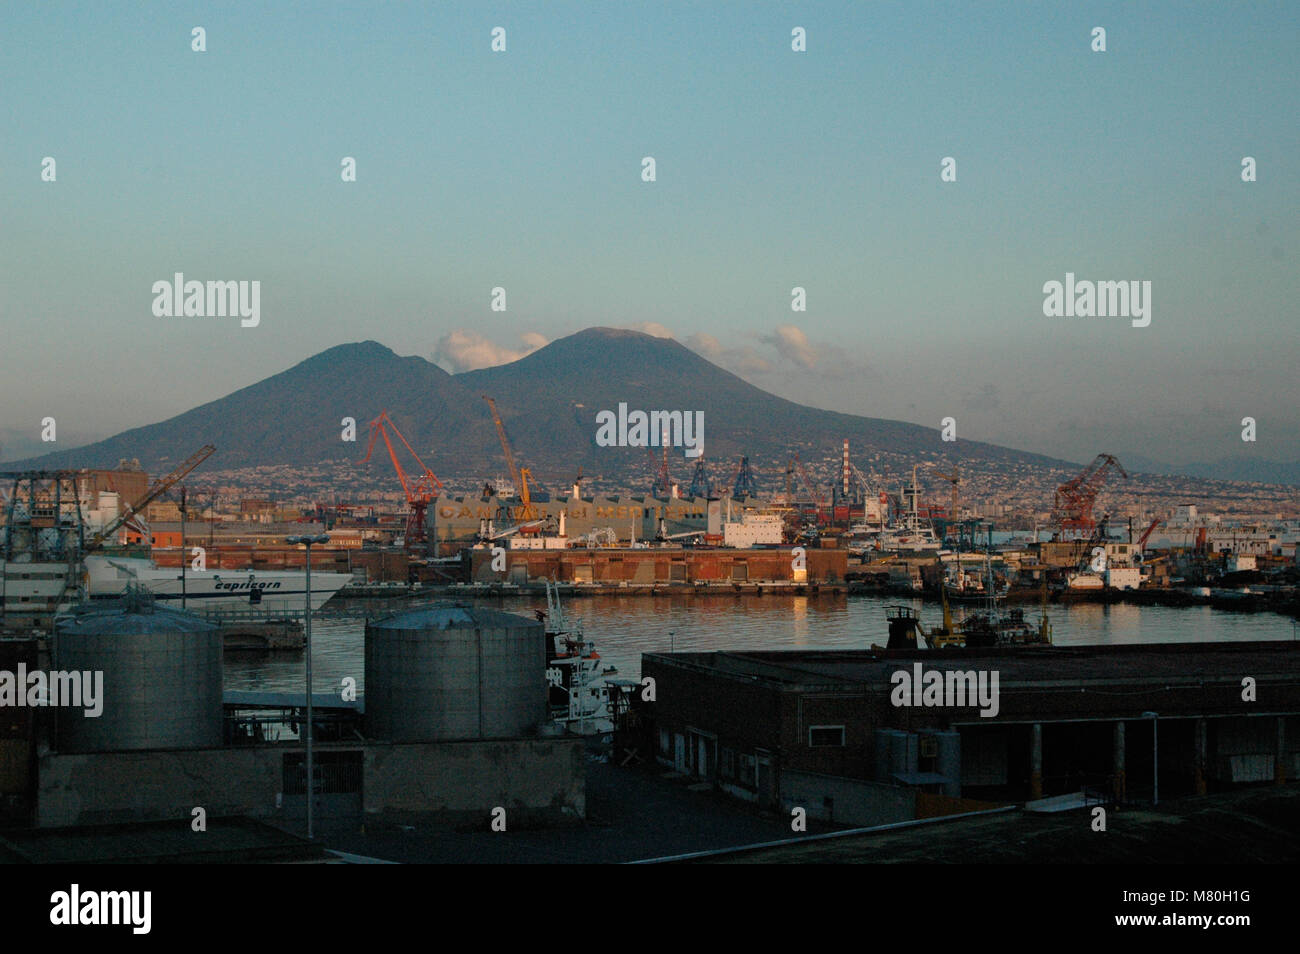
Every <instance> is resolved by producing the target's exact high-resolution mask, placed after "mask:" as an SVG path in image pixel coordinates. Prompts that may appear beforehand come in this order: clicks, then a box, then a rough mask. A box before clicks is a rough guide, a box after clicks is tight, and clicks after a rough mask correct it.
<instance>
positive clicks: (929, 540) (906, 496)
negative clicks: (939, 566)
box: [875, 467, 943, 553]
mask: <svg viewBox="0 0 1300 954" xmlns="http://www.w3.org/2000/svg"><path fill="white" fill-rule="evenodd" d="M920 495H921V492H920V489H919V488H918V487H917V483H916V468H915V467H913V468H912V483H911V485H910V486H907V487H904V488H903V492H902V499H903V500H904V501H905V503H904V506H905V508H906V510H905V512H904V514H903V519H902V520H901V521H899V522H896V523H895V525H894V526H891V527H889V528H888V529H886V530H885V531H883V532H882V533H881V534H880V535H879V537H877V539H876V542H875V545H876V548H877V549H880V550H884V551H885V552H888V553H896V552H898V551H917V550H934V551H937V550H941V549H942V548H943V543H942V541H940V539H939V537H938V536H937V535H936V534H935V532H934V527H933V526H932V525H931V524H930V522H929V521H928V520H925V519H923V518H922V517H921V515H920V512H919V510H918V509H917V498H918V497H919V496H920Z"/></svg>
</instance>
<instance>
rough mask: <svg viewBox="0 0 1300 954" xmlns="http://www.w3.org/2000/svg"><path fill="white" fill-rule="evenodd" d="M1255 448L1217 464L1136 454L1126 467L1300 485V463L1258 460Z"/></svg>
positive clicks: (1246, 446)
mask: <svg viewBox="0 0 1300 954" xmlns="http://www.w3.org/2000/svg"><path fill="white" fill-rule="evenodd" d="M1253 447H1254V445H1251V444H1243V445H1242V456H1240V457H1221V458H1219V459H1218V460H1202V461H1194V462H1192V463H1190V464H1169V463H1166V462H1164V461H1159V460H1152V459H1151V458H1149V457H1141V456H1139V455H1137V454H1125V455H1124V464H1125V466H1127V467H1129V468H1130V469H1131V470H1140V471H1143V472H1145V473H1151V474H1176V475H1180V476H1184V477H1196V478H1201V479H1209V480H1224V481H1232V482H1236V483H1259V484H1300V460H1293V461H1284V460H1268V459H1265V458H1260V457H1255V456H1253V454H1251V453H1250V451H1251V450H1253Z"/></svg>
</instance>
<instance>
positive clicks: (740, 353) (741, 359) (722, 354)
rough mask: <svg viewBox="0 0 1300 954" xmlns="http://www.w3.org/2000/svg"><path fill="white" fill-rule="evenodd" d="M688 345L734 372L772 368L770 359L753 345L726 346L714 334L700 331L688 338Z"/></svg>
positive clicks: (759, 371) (755, 372)
mask: <svg viewBox="0 0 1300 954" xmlns="http://www.w3.org/2000/svg"><path fill="white" fill-rule="evenodd" d="M686 347H688V348H690V349H691V350H692V351H694V352H695V353H696V354H698V355H701V356H702V357H705V358H708V359H709V360H710V361H712V362H713V363H714V364H716V365H718V366H719V367H723V368H726V369H727V370H728V371H730V372H732V373H733V374H739V375H746V374H766V373H767V372H769V371H771V370H772V362H770V361H768V360H767V359H766V358H764V357H763V356H762V355H760V354H759V353H758V352H757V351H755V350H754V348H753V346H751V345H741V346H740V347H738V348H724V347H723V346H722V342H720V341H719V340H718V339H717V338H715V337H713V335H710V334H706V333H704V332H700V333H698V334H694V335H691V336H690V337H689V338H687V339H686Z"/></svg>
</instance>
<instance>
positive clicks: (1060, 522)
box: [1052, 454, 1128, 533]
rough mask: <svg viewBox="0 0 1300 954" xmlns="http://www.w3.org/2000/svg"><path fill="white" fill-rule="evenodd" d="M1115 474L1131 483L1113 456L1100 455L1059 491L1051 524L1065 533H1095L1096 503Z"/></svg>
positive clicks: (1057, 489)
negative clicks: (1094, 512) (1108, 477)
mask: <svg viewBox="0 0 1300 954" xmlns="http://www.w3.org/2000/svg"><path fill="white" fill-rule="evenodd" d="M1112 470H1116V471H1119V473H1120V475H1121V476H1122V477H1123V478H1124V479H1125V480H1128V471H1126V470H1125V469H1124V467H1123V465H1122V464H1120V462H1119V461H1118V460H1117V459H1116V458H1115V457H1114V456H1113V455H1111V454H1098V455H1097V459H1096V460H1094V461H1093V462H1092V463H1091V464H1089V465H1088V466H1087V467H1085V468H1084V469H1083V471H1082V472H1081V473H1080V474H1079V475H1078V476H1077V477H1073V478H1071V479H1070V480H1068V481H1066V482H1065V483H1063V484H1061V486H1059V487H1057V488H1056V497H1055V499H1054V500H1053V502H1052V522H1053V523H1055V524H1056V525H1057V527H1059V528H1060V530H1061V531H1062V533H1064V532H1065V531H1067V530H1078V531H1092V530H1094V529H1096V526H1097V521H1096V519H1095V518H1094V517H1093V515H1092V506H1093V504H1094V503H1096V500H1097V494H1098V493H1099V492H1100V491H1101V485H1102V484H1103V483H1105V481H1106V477H1107V476H1108V475H1109V474H1110V472H1111V471H1112Z"/></svg>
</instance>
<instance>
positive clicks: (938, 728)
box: [636, 643, 1300, 824]
mask: <svg viewBox="0 0 1300 954" xmlns="http://www.w3.org/2000/svg"><path fill="white" fill-rule="evenodd" d="M917 664H920V665H922V666H923V667H925V668H926V669H931V670H940V671H941V672H943V673H945V674H947V673H949V672H952V673H957V672H978V671H982V672H985V673H992V672H997V673H998V676H999V680H998V683H997V686H998V706H997V711H996V715H993V716H992V717H988V716H985V715H982V714H981V711H980V710H979V709H978V708H976V707H975V706H974V705H973V703H972V704H970V705H966V706H964V707H960V708H954V707H941V706H940V707H916V706H897V705H894V704H893V700H892V698H891V694H892V692H893V689H894V685H893V683H892V682H891V680H892V679H893V677H894V676H895V674H896V673H898V672H900V671H908V672H911V671H912V670H913V667H914V666H915V665H917ZM641 670H642V674H643V676H648V677H651V678H652V679H654V680H655V686H656V692H655V697H656V698H655V700H654V701H652V702H648V701H639V702H637V704H636V713H637V718H638V720H639V723H640V725H641V726H642V728H643V732H644V734H643V736H642V737H641V744H643V745H644V746H646V747H647V749H648V750H650V751H653V752H654V753H655V756H656V758H658V760H659V761H660V762H662V763H663V764H664V765H666V766H671V767H672V768H673V769H675V770H676V771H678V772H682V773H684V774H688V775H690V776H693V777H696V778H698V779H700V780H703V781H707V782H710V783H712V784H713V785H715V786H716V787H717V788H719V789H720V790H723V791H726V792H728V793H730V794H732V795H735V796H737V797H739V798H744V799H747V800H750V801H754V802H757V803H759V804H761V805H764V806H767V807H770V808H778V807H781V808H784V809H785V810H787V811H788V810H789V809H790V808H791V807H792V806H795V805H799V806H802V807H804V808H805V809H806V810H807V812H808V814H809V817H823V818H827V819H830V820H836V821H845V822H848V823H852V824H881V823H887V822H893V821H904V820H908V819H910V818H916V817H923V816H925V815H927V814H942V813H945V812H947V811H952V810H958V809H960V808H961V806H962V805H963V804H965V805H969V804H971V802H970V800H977V801H979V802H980V803H1004V804H1005V803H1007V802H1022V801H1027V800H1037V799H1041V798H1044V797H1047V796H1057V795H1066V794H1069V793H1078V792H1080V791H1081V790H1082V789H1084V788H1088V789H1090V790H1092V791H1094V792H1101V793H1104V796H1105V797H1108V798H1114V799H1117V800H1121V801H1123V800H1126V799H1134V798H1138V797H1141V798H1150V797H1151V795H1152V793H1153V788H1154V786H1155V781H1154V780H1155V773H1154V771H1153V749H1158V758H1159V791H1160V792H1161V793H1162V794H1167V795H1169V796H1174V795H1178V794H1187V793H1204V792H1206V791H1207V790H1211V789H1220V788H1224V787H1227V786H1232V785H1234V784H1239V783H1248V782H1265V781H1284V780H1286V779H1288V778H1294V777H1295V775H1296V772H1297V770H1298V769H1300V738H1298V737H1297V729H1300V725H1298V724H1297V723H1298V722H1300V720H1298V719H1297V716H1300V646H1297V645H1294V644H1290V643H1232V644H1226V645H1224V644H1204V643H1197V644H1167V645H1135V646H1094V647H1086V648H1084V647H1071V648H1045V647H1044V648H1030V649H1024V648H1021V649H1010V648H1007V649H987V650H983V649H981V650H957V649H953V650H919V651H911V650H880V651H874V652H861V651H859V652H829V651H827V652H814V651H806V652H805V651H801V652H707V653H651V654H646V655H644V656H643V657H642V666H641ZM1247 677H1249V678H1250V679H1251V680H1253V683H1252V685H1253V686H1254V690H1253V691H1254V692H1255V695H1254V696H1253V698H1254V699H1257V700H1258V701H1245V700H1244V699H1243V695H1246V693H1245V690H1244V689H1243V679H1246V678H1247ZM945 678H946V676H945ZM1288 723H1289V724H1290V731H1288ZM1153 732H1154V733H1155V736H1154V738H1156V739H1158V742H1156V744H1153Z"/></svg>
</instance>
